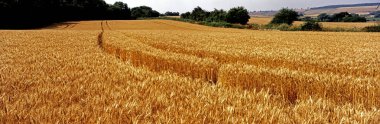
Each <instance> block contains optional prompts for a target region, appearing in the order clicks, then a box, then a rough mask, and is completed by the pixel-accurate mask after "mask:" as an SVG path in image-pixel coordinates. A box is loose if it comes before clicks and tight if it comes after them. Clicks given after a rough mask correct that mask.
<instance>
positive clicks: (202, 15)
mask: <svg viewBox="0 0 380 124" xmlns="http://www.w3.org/2000/svg"><path fill="white" fill-rule="evenodd" d="M208 14H209V13H208V12H207V11H205V10H203V9H202V8H201V7H199V6H198V7H196V8H194V10H193V11H192V12H191V14H190V19H192V20H195V21H205V20H206V18H207V17H208Z"/></svg>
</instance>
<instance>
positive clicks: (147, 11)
mask: <svg viewBox="0 0 380 124" xmlns="http://www.w3.org/2000/svg"><path fill="white" fill-rule="evenodd" d="M131 16H132V17H133V18H140V17H159V16H160V13H159V12H157V11H155V10H153V9H152V8H150V7H148V6H140V7H135V8H132V10H131Z"/></svg>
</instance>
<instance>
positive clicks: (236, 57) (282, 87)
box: [0, 20, 380, 124]
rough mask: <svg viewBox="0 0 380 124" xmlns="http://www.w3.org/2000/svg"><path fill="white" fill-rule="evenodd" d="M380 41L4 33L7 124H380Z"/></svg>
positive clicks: (120, 28) (240, 33)
mask: <svg viewBox="0 0 380 124" xmlns="http://www.w3.org/2000/svg"><path fill="white" fill-rule="evenodd" d="M379 38H380V35H378V34H376V33H349V32H344V33H340V32H281V31H253V30H241V29H225V28H213V27H205V26H200V25H194V24H189V23H183V22H177V21H169V20H136V21H81V22H67V23H63V24H58V25H53V26H50V27H48V28H45V29H41V30H17V31H13V30H1V31H0V53H1V54H0V122H5V123H374V124H375V123H379V122H380V110H379V107H380V90H379V88H380V51H379V50H380V42H379V41H378V39H379Z"/></svg>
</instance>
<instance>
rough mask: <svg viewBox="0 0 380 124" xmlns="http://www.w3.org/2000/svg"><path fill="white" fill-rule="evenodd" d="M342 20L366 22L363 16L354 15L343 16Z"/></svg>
mask: <svg viewBox="0 0 380 124" xmlns="http://www.w3.org/2000/svg"><path fill="white" fill-rule="evenodd" d="M343 22H367V19H366V18H365V17H360V16H358V15H356V16H351V17H344V18H343Z"/></svg>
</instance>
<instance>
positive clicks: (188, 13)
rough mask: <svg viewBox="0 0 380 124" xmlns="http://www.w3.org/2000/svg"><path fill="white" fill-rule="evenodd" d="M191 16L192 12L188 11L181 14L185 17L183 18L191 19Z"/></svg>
mask: <svg viewBox="0 0 380 124" xmlns="http://www.w3.org/2000/svg"><path fill="white" fill-rule="evenodd" d="M190 16H191V13H190V12H186V13H182V14H181V18H183V19H190Z"/></svg>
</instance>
